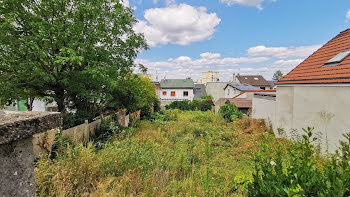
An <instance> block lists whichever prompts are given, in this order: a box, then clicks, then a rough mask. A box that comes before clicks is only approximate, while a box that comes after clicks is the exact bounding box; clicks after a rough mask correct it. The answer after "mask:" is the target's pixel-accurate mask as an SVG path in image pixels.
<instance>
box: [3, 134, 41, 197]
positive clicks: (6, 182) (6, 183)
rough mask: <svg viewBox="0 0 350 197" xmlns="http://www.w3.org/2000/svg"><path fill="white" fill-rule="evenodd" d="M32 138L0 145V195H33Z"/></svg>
mask: <svg viewBox="0 0 350 197" xmlns="http://www.w3.org/2000/svg"><path fill="white" fill-rule="evenodd" d="M33 162H34V154H33V143H32V138H26V139H22V140H18V141H15V142H12V143H9V144H2V145H0V175H1V177H0V196H30V197H31V196H35V178H34V164H33Z"/></svg>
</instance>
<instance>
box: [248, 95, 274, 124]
mask: <svg viewBox="0 0 350 197" xmlns="http://www.w3.org/2000/svg"><path fill="white" fill-rule="evenodd" d="M252 117H253V118H256V119H264V120H265V122H266V123H268V124H273V123H274V122H276V97H271V96H260V95H254V97H253V100H252Z"/></svg>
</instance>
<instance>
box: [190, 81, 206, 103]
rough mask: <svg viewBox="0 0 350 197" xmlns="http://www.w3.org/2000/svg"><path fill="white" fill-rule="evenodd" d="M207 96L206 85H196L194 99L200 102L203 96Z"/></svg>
mask: <svg viewBox="0 0 350 197" xmlns="http://www.w3.org/2000/svg"><path fill="white" fill-rule="evenodd" d="M206 95H207V91H206V87H205V85H204V84H195V85H194V98H193V99H195V100H200V99H201V98H202V97H203V96H206Z"/></svg>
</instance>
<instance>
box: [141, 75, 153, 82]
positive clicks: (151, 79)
mask: <svg viewBox="0 0 350 197" xmlns="http://www.w3.org/2000/svg"><path fill="white" fill-rule="evenodd" d="M139 75H140V76H141V77H145V78H148V79H149V80H150V81H154V75H152V74H139Z"/></svg>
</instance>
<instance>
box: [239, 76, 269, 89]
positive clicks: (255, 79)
mask: <svg viewBox="0 0 350 197" xmlns="http://www.w3.org/2000/svg"><path fill="white" fill-rule="evenodd" d="M232 82H233V83H245V84H249V85H252V86H255V87H257V88H260V89H262V90H270V84H269V82H268V81H266V80H265V78H264V77H263V76H261V75H240V74H233V81H232Z"/></svg>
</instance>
